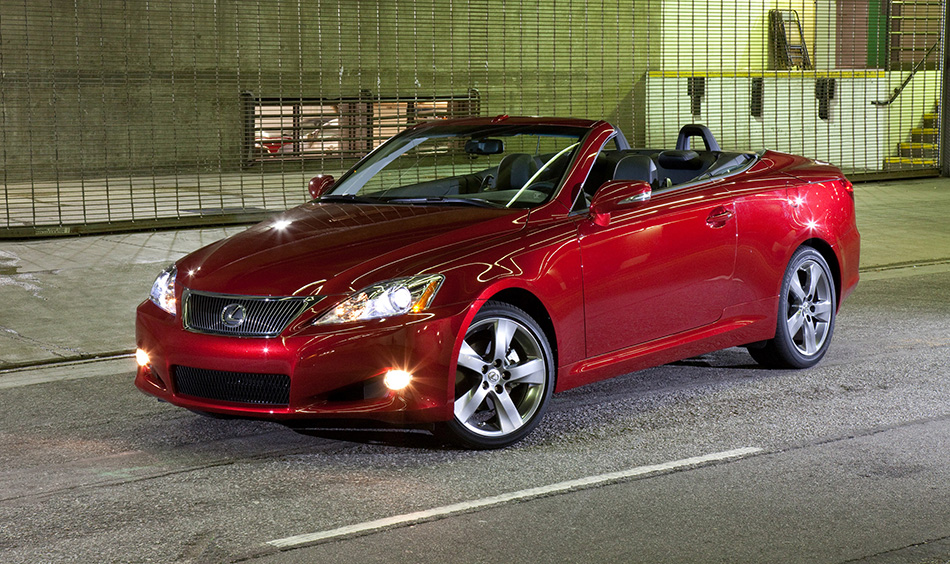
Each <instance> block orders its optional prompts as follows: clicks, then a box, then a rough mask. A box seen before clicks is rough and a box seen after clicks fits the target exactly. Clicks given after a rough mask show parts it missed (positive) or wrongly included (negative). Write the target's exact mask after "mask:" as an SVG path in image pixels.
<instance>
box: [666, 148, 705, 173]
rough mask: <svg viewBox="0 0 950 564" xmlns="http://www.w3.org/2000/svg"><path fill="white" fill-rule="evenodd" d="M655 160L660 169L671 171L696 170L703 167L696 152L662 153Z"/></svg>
mask: <svg viewBox="0 0 950 564" xmlns="http://www.w3.org/2000/svg"><path fill="white" fill-rule="evenodd" d="M656 160H657V162H658V163H660V166H661V167H663V168H668V169H672V170H698V169H700V168H702V166H703V160H702V159H701V158H699V153H697V152H696V151H663V152H662V153H660V154H659V155H658V156H657V158H656Z"/></svg>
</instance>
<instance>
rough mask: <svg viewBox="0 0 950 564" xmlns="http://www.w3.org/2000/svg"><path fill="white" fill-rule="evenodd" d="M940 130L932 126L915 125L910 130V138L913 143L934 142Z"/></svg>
mask: <svg viewBox="0 0 950 564" xmlns="http://www.w3.org/2000/svg"><path fill="white" fill-rule="evenodd" d="M939 136H940V130H939V129H937V128H933V127H915V128H913V129H911V130H910V140H911V141H912V142H914V143H936V142H937V141H938V139H939Z"/></svg>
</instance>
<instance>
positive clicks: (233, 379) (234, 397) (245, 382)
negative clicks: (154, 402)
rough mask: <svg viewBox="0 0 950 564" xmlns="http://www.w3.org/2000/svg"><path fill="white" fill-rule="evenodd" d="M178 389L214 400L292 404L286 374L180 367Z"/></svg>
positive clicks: (177, 373) (194, 395)
mask: <svg viewBox="0 0 950 564" xmlns="http://www.w3.org/2000/svg"><path fill="white" fill-rule="evenodd" d="M175 389H176V390H177V392H178V393H179V394H182V395H186V396H193V397H196V398H203V399H210V400H219V401H230V402H234V403H249V404H255V405H290V377H289V376H287V375H286V374H254V373H250V372H225V371H223V370H207V369H204V368H192V367H190V366H176V367H175Z"/></svg>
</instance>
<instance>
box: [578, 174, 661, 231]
mask: <svg viewBox="0 0 950 564" xmlns="http://www.w3.org/2000/svg"><path fill="white" fill-rule="evenodd" d="M652 194H653V188H651V187H650V183H649V182H647V181H645V180H633V181H630V180H611V181H609V182H606V183H604V185H603V186H601V187H600V188H598V189H597V193H596V194H594V199H593V200H592V201H591V203H590V217H591V219H592V220H593V221H594V223H596V224H597V225H599V226H601V227H607V226H608V225H610V214H612V213H614V212H617V211H620V210H622V209H624V208H627V207H630V206H632V205H633V204H637V203H640V202H648V201H650V196H652Z"/></svg>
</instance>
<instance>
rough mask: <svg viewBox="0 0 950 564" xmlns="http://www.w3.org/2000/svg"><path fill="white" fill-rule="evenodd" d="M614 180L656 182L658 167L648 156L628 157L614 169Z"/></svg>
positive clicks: (618, 162) (621, 160)
mask: <svg viewBox="0 0 950 564" xmlns="http://www.w3.org/2000/svg"><path fill="white" fill-rule="evenodd" d="M614 180H645V181H647V182H650V183H653V181H654V180H656V165H655V164H653V159H651V158H650V157H648V156H646V155H627V156H625V157H624V158H622V159H620V160H619V161H617V166H616V168H614Z"/></svg>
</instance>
